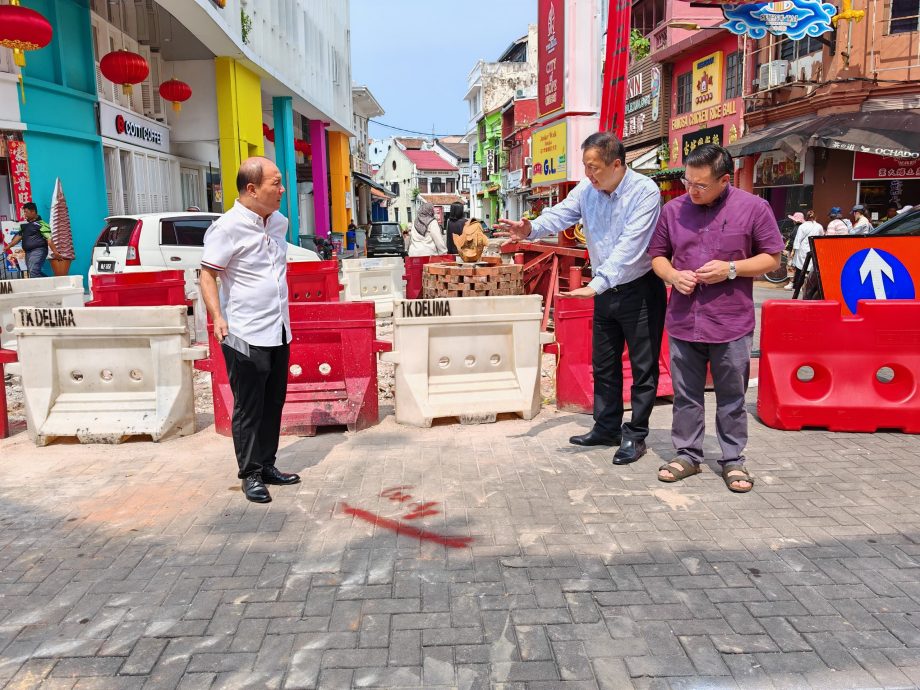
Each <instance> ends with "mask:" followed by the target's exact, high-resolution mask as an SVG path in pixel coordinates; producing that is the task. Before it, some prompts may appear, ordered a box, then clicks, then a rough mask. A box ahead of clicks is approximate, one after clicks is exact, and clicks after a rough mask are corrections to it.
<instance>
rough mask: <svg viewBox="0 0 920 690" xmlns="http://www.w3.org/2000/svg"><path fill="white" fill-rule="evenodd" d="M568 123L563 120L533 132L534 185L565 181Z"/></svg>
mask: <svg viewBox="0 0 920 690" xmlns="http://www.w3.org/2000/svg"><path fill="white" fill-rule="evenodd" d="M567 135H568V129H567V124H566V122H565V121H564V120H563V121H562V122H557V123H555V124H552V125H549V126H548V127H543V128H542V129H538V130H536V131H535V132H534V133H533V156H532V158H533V175H532V176H531V180H532V183H531V184H532V185H533V186H537V185H543V184H552V183H555V182H565V180H566V179H567V177H568V174H567V170H566V137H567Z"/></svg>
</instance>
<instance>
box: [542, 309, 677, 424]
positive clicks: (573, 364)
mask: <svg viewBox="0 0 920 690" xmlns="http://www.w3.org/2000/svg"><path fill="white" fill-rule="evenodd" d="M593 321H594V300H593V299H581V298H578V297H561V296H557V297H556V311H555V316H554V322H555V325H556V330H555V335H556V342H554V343H549V344H548V345H545V346H544V347H543V350H544V352H549V353H552V354H554V355H556V407H557V408H558V409H560V410H565V411H566V412H583V413H585V414H591V412H593V411H594V371H593V369H592V366H591V345H592V340H593V338H592V327H593V325H594V324H593ZM632 380H633V379H632V367H630V364H629V352H628V351H627V349H626V348H623V400H624V402H627V403H628V402H629V399H630V386H632ZM657 395H658V396H664V395H674V386H673V384H672V383H671V354H670V350H669V348H668V334H667V333H665V334H664V337H663V338H662V341H661V355H660V357H659V358H658V391H657Z"/></svg>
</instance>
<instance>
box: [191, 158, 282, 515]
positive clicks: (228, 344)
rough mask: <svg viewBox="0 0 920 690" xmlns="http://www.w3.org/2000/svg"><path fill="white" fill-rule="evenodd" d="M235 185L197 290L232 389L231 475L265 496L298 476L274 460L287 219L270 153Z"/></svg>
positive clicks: (211, 232)
mask: <svg viewBox="0 0 920 690" xmlns="http://www.w3.org/2000/svg"><path fill="white" fill-rule="evenodd" d="M236 186H237V190H239V198H238V199H237V200H236V203H235V204H234V205H233V208H231V209H230V210H229V211H227V212H226V213H225V214H224V215H222V216H221V217H220V218H218V219H217V220H216V221H215V222H214V224H213V225H212V226H211V227H210V228H208V231H207V232H206V233H205V236H204V253H203V255H202V258H201V293H202V296H203V297H204V303H205V305H206V306H207V308H208V313H209V314H210V315H211V321H212V322H213V324H214V336H215V338H217V340H218V341H219V342H220V343H221V348H222V350H223V353H224V359H225V360H226V362H227V376H228V377H229V379H230V389H231V390H232V391H233V400H234V402H233V447H234V450H235V451H236V460H237V463H238V465H239V474H238V475H237V476H238V477H239V478H240V479H241V480H242V485H243V493H244V494H245V495H246V498H247V499H249V500H250V501H253V502H255V503H268V502H269V501H271V500H272V498H271V495H270V494H269V493H268V489H267V488H266V487H265V485H266V484H296V483H297V482H299V481H300V477H298V476H297V475H296V474H286V473H284V472H281V471H279V470H278V469H277V468H276V467H275V453H276V452H277V451H278V437H279V435H280V433H281V409H282V408H283V407H284V399H285V396H286V395H287V374H288V371H287V370H288V360H289V357H290V346H289V343H290V339H291V321H290V316H289V314H288V289H287V228H288V221H287V218H285V217H284V216H283V215H281V213H279V211H278V209H279V208H280V207H281V196H282V194H284V187H283V186H282V184H281V171H280V170H278V167H277V166H276V165H275V164H274V163H272V162H271V161H270V160H268V159H267V158H261V157H256V158H248V159H246V160H245V161H243V164H242V165H241V166H240V170H239V172H238V173H237V176H236ZM218 276H220V295H219V296H218V286H217V278H218Z"/></svg>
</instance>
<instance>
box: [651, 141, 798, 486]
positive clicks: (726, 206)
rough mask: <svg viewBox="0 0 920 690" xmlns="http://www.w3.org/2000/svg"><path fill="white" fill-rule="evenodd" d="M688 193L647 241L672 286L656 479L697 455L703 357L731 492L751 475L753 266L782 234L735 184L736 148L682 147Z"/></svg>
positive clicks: (670, 476)
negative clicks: (669, 415) (664, 444)
mask: <svg viewBox="0 0 920 690" xmlns="http://www.w3.org/2000/svg"><path fill="white" fill-rule="evenodd" d="M684 165H685V167H686V171H685V172H684V179H683V183H684V186H685V187H686V188H687V194H685V195H683V196H681V197H679V198H677V199H674V200H673V201H671V202H670V203H668V204H667V205H665V207H664V209H662V212H661V216H660V217H659V219H658V225H657V227H656V228H655V233H654V235H653V236H652V241H651V243H650V244H649V248H648V253H649V256H651V257H652V269H653V270H654V271H655V273H657V274H658V276H659V277H660V278H661V279H662V280H664V281H665V282H666V283H668V284H669V285H672V286H673V288H674V291H673V292H672V293H671V300H670V303H669V304H668V312H667V317H666V321H665V327H666V328H667V331H668V333H669V335H670V345H671V380H672V381H673V383H674V408H673V414H674V418H673V421H672V424H671V439H672V441H673V442H674V447H675V448H676V449H677V457H675V458H674V460H672V461H671V462H669V463H666V464H664V465H662V466H661V467H660V468H659V470H658V479H659V480H661V481H663V482H676V481H680V480H681V479H685V478H686V477H690V476H693V475H694V474H697V473H699V472H700V471H701V470H700V464H701V463H702V462H703V437H704V434H705V420H704V409H703V395H704V390H705V385H706V367H707V364H708V365H709V368H710V369H711V370H712V379H713V383H714V385H715V392H716V433H717V435H718V438H719V445H720V446H721V448H722V459H721V460H720V461H719V464H720V465H721V466H722V479H723V480H724V481H725V484H726V486H727V487H728V488H729V489H730V490H731V491H734V492H736V493H746V492H748V491H750V490H751V488H752V487H753V486H754V480H753V478H752V477H751V476H750V474H748V472H747V470H746V469H745V467H744V455H743V454H742V453H743V451H744V447H745V446H746V445H747V413H746V412H745V409H744V396H745V393H746V391H747V384H748V376H749V374H750V364H751V341H752V339H753V333H754V298H753V287H754V280H753V278H754V276H758V275H761V274H762V273H766V272H768V271H772V270H773V269H775V268H777V267H778V266H779V262H780V254H781V253H782V251H783V238H782V235H781V234H780V232H779V227H778V226H777V224H776V219H775V218H774V217H773V213H772V211H771V209H770V206H769V204H768V203H767V202H766V201H764V200H763V199H761V198H760V197H756V196H754V195H753V194H749V193H748V192H745V191H742V190H740V189H736V188H734V187H732V186H731V184H730V182H731V175H732V172H733V170H734V166H733V163H732V157H731V155H729V153H728V151H726V150H725V149H724V148H722V147H721V146H715V145H713V144H704V145H703V146H699V147H697V148H696V149H695V150H693V151H691V152H690V154H689V155H687V156H686V158H685V161H684Z"/></svg>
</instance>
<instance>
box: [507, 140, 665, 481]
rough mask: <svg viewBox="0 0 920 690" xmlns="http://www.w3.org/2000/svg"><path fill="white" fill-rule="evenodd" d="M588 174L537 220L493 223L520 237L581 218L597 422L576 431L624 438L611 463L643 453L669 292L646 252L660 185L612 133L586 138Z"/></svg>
mask: <svg viewBox="0 0 920 690" xmlns="http://www.w3.org/2000/svg"><path fill="white" fill-rule="evenodd" d="M581 148H582V163H583V164H584V166H585V174H586V179H584V180H582V181H581V182H580V183H579V184H578V186H576V187H575V189H573V190H572V191H571V192H569V195H568V196H567V197H566V198H565V199H564V200H563V201H562V202H561V203H559V204H556V205H555V206H553V207H552V208H549V209H546V210H544V211H543V213H542V214H541V215H540V217H539V218H536V219H535V220H533V221H529V220H526V219H525V220H520V221H512V220H506V219H500V220H499V221H498V222H497V223H496V228H498V229H500V230H508V231H510V233H511V237H512V238H514V239H516V240H523V239H530V240H535V239H539V238H540V237H545V236H546V235H549V234H551V233H556V232H560V231H562V230H565V229H566V228H568V227H570V226H572V225H575V223H577V222H578V221H579V220H580V219H584V227H585V237H586V240H587V245H588V254H589V255H590V256H591V266H592V270H593V272H594V277H593V278H592V279H591V281H590V282H589V283H588V284H587V285H586V286H585V287H580V288H578V289H576V290H572V291H571V292H570V293H568V294H569V295H571V296H572V297H582V298H593V299H594V326H593V329H594V330H593V345H592V367H593V370H594V428H593V429H591V431H589V432H588V433H587V434H581V435H579V436H573V437H572V438H570V439H569V442H570V443H573V444H575V445H579V446H600V445H619V446H620V448H619V450H617V452H616V453H615V454H614V456H613V464H614V465H628V464H629V463H632V462H635V461H636V460H638V459H639V458H641V457H642V456H643V455H645V453H646V445H645V438H646V437H647V436H648V432H649V427H648V425H649V417H650V416H651V413H652V407H653V406H654V404H655V396H656V393H657V390H658V356H659V354H660V353H661V336H662V333H663V332H664V317H665V309H666V308H667V297H666V292H665V286H664V283H663V282H661V279H660V278H658V276H656V275H655V273H654V272H653V271H652V260H651V259H650V258H649V256H648V254H646V249H647V248H648V245H649V241H650V240H651V238H652V233H653V232H654V231H655V223H656V222H657V221H658V214H659V213H660V212H661V192H659V191H658V186H657V185H656V184H655V183H654V182H653V181H652V180H650V179H649V178H647V177H645V176H644V175H640V174H639V173H637V172H635V171H633V170H630V169H629V168H628V167H627V166H626V152H625V150H624V148H623V144H622V142H621V141H620V140H619V139H617V138H616V136H614V135H613V134H611V133H610V132H598V133H597V134H592V135H591V136H589V137H588V138H587V139H585V141H584V143H583V144H582V145H581ZM624 345H628V347H629V362H630V365H631V367H632V374H633V385H632V390H631V391H630V393H631V396H630V399H631V401H632V418H631V419H630V421H629V422H627V423H625V424H624V423H623V364H622V362H623V347H624Z"/></svg>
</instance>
